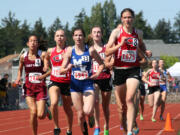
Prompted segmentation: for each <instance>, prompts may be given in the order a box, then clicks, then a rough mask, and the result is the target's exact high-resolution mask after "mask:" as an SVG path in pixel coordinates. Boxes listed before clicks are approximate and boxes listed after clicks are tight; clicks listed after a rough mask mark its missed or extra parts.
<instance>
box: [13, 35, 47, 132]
mask: <svg viewBox="0 0 180 135" xmlns="http://www.w3.org/2000/svg"><path fill="white" fill-rule="evenodd" d="M27 46H28V47H29V51H28V52H25V53H24V54H22V55H21V56H20V62H19V70H18V76H17V79H16V84H20V80H21V76H22V70H23V67H24V68H25V73H26V77H25V84H24V90H25V96H26V103H27V105H28V107H29V109H30V125H31V127H32V130H33V135H37V128H38V120H37V118H39V119H44V118H45V116H46V113H45V106H46V105H45V103H46V99H47V89H46V84H45V76H46V74H45V72H44V71H43V67H44V64H43V60H44V57H45V54H46V53H45V52H41V51H38V46H39V44H38V39H37V37H36V36H34V35H32V36H30V37H29V40H28V42H27Z"/></svg>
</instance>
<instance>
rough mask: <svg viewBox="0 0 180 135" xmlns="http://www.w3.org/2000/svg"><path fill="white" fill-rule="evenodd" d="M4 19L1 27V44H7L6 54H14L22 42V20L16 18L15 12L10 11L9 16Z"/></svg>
mask: <svg viewBox="0 0 180 135" xmlns="http://www.w3.org/2000/svg"><path fill="white" fill-rule="evenodd" d="M1 21H2V28H1V30H2V31H1V34H3V35H1V38H2V39H1V40H2V41H1V45H0V46H5V47H3V48H5V49H4V54H5V55H9V54H13V53H14V52H15V51H16V50H17V49H18V48H19V45H20V44H21V37H20V21H19V20H18V19H16V18H15V14H13V13H12V12H9V14H8V17H5V18H4V19H2V20H1Z"/></svg>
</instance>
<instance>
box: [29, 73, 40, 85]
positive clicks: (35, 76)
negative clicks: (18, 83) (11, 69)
mask: <svg viewBox="0 0 180 135" xmlns="http://www.w3.org/2000/svg"><path fill="white" fill-rule="evenodd" d="M40 75H42V73H36V72H35V73H29V82H31V83H41V81H40V80H38V76H40Z"/></svg>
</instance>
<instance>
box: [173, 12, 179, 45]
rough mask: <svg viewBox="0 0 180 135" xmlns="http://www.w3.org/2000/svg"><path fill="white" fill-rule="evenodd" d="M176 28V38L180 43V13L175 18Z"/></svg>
mask: <svg viewBox="0 0 180 135" xmlns="http://www.w3.org/2000/svg"><path fill="white" fill-rule="evenodd" d="M174 28H175V31H174V32H175V33H174V34H175V35H176V38H177V39H178V40H177V42H179V43H180V11H179V12H178V13H177V15H176V17H175V22H174Z"/></svg>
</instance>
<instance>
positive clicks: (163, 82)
mask: <svg viewBox="0 0 180 135" xmlns="http://www.w3.org/2000/svg"><path fill="white" fill-rule="evenodd" d="M163 75H164V77H165V78H166V80H167V70H163ZM166 80H162V76H160V82H159V83H160V85H165V84H166Z"/></svg>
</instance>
